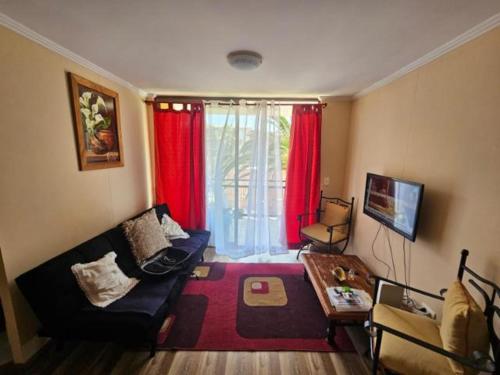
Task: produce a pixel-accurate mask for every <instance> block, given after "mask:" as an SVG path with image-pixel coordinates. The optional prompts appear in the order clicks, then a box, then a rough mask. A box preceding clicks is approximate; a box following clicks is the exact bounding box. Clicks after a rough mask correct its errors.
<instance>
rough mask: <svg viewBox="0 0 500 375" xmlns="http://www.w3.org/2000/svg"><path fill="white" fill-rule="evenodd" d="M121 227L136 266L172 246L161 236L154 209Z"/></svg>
mask: <svg viewBox="0 0 500 375" xmlns="http://www.w3.org/2000/svg"><path fill="white" fill-rule="evenodd" d="M122 226H123V230H124V232H125V236H126V237H127V239H128V241H129V243H130V246H131V247H132V253H133V254H134V257H135V260H136V262H137V264H138V265H141V264H142V263H144V261H145V260H146V259H148V258H150V257H152V256H153V255H155V254H156V253H157V252H158V251H160V250H163V249H165V248H167V247H170V246H172V243H171V242H170V241H169V240H167V239H166V237H165V235H164V234H163V230H162V228H161V225H160V222H159V221H158V217H157V216H156V211H155V210H154V209H152V210H149V211H148V212H146V213H145V214H144V215H142V216H141V217H138V218H137V219H132V220H128V221H126V222H124V223H123V224H122Z"/></svg>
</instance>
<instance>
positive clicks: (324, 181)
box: [323, 177, 330, 186]
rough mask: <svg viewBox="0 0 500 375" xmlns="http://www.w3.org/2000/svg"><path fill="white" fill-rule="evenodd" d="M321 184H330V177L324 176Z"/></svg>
mask: <svg viewBox="0 0 500 375" xmlns="http://www.w3.org/2000/svg"><path fill="white" fill-rule="evenodd" d="M323 185H324V186H328V185H330V177H325V178H324V179H323Z"/></svg>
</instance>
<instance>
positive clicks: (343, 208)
mask: <svg viewBox="0 0 500 375" xmlns="http://www.w3.org/2000/svg"><path fill="white" fill-rule="evenodd" d="M349 211H350V207H349V206H347V205H343V204H340V203H334V202H326V204H325V211H324V213H323V216H322V217H321V220H320V223H321V224H323V225H326V226H330V225H339V224H345V223H347V222H348V221H349ZM336 230H338V231H344V230H345V227H338V228H336Z"/></svg>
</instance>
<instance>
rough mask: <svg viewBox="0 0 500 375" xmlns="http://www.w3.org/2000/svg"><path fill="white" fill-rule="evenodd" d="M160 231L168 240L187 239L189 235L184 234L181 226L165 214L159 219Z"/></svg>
mask: <svg viewBox="0 0 500 375" xmlns="http://www.w3.org/2000/svg"><path fill="white" fill-rule="evenodd" d="M161 229H162V230H163V233H164V234H165V237H167V239H169V240H175V239H177V238H189V234H187V233H186V232H184V231H183V230H182V228H181V226H180V225H179V224H178V223H177V222H176V221H174V220H173V219H172V218H171V217H170V216H168V215H167V214H163V217H162V218H161Z"/></svg>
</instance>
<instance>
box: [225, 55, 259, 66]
mask: <svg viewBox="0 0 500 375" xmlns="http://www.w3.org/2000/svg"><path fill="white" fill-rule="evenodd" d="M227 61H228V62H229V64H230V65H231V66H232V67H234V68H236V69H239V70H252V69H256V68H257V67H259V65H260V64H262V56H261V55H260V54H259V53H257V52H253V51H233V52H231V53H230V54H229V55H227Z"/></svg>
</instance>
